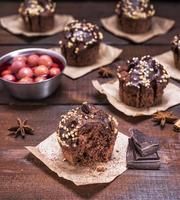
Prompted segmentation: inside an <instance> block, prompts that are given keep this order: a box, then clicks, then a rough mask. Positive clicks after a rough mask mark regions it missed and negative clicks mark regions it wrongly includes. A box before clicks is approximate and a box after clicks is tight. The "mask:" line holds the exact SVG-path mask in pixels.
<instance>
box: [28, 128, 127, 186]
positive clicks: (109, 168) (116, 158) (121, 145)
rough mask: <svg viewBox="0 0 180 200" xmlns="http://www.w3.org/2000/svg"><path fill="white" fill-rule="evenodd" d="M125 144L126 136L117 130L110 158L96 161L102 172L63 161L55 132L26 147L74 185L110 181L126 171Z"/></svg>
mask: <svg viewBox="0 0 180 200" xmlns="http://www.w3.org/2000/svg"><path fill="white" fill-rule="evenodd" d="M127 146H128V137H127V136H126V135H124V134H122V133H120V132H119V133H118V135H117V139H116V142H115V146H114V151H113V155H112V159H111V160H110V161H109V162H107V163H97V166H101V167H103V168H104V169H105V171H103V172H98V171H97V170H95V169H91V168H89V167H83V166H79V167H77V166H72V165H70V164H69V163H68V162H67V161H64V157H63V153H62V149H61V147H60V145H59V143H58V141H57V138H56V133H53V134H52V135H50V136H49V137H48V138H47V139H45V140H44V141H42V142H41V143H40V144H39V145H37V146H36V147H33V146H27V147H26V148H27V149H28V150H29V151H30V152H31V153H32V154H33V155H34V156H36V157H37V158H39V159H40V160H41V161H42V162H43V163H44V164H45V165H46V166H47V167H48V168H49V169H51V170H52V171H54V172H55V173H56V174H57V175H58V176H59V177H63V178H64V179H67V180H70V181H72V182H74V184H76V185H87V184H95V183H108V182H111V181H113V180H114V179H115V178H116V177H117V176H119V175H120V174H122V173H123V172H124V171H126V169H127V168H126V151H127Z"/></svg>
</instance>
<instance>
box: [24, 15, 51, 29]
mask: <svg viewBox="0 0 180 200" xmlns="http://www.w3.org/2000/svg"><path fill="white" fill-rule="evenodd" d="M21 17H22V19H23V22H24V25H25V28H26V30H28V31H30V32H46V31H49V30H51V29H52V28H53V27H54V14H52V15H38V16H24V15H21Z"/></svg>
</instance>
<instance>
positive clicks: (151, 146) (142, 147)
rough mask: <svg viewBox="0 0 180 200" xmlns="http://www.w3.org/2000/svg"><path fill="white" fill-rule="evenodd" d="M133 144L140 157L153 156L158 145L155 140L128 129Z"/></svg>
mask: <svg viewBox="0 0 180 200" xmlns="http://www.w3.org/2000/svg"><path fill="white" fill-rule="evenodd" d="M129 132H130V133H131V136H132V140H133V143H134V145H135V147H136V149H137V151H138V152H139V154H140V155H141V156H148V155H151V154H154V153H156V152H157V151H158V149H159V143H158V141H157V139H156V138H154V137H150V136H147V135H145V134H143V133H142V132H141V131H139V130H138V129H130V130H129Z"/></svg>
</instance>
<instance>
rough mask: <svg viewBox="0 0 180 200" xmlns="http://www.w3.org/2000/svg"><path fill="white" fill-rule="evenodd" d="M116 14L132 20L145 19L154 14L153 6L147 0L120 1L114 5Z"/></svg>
mask: <svg viewBox="0 0 180 200" xmlns="http://www.w3.org/2000/svg"><path fill="white" fill-rule="evenodd" d="M115 12H116V14H117V15H118V16H119V17H121V16H122V15H124V16H127V17H129V18H132V19H146V18H148V17H152V16H153V15H154V14H155V10H154V6H153V5H152V4H150V1H149V0H121V1H119V2H118V4H117V5H116V9H115Z"/></svg>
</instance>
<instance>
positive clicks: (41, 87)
mask: <svg viewBox="0 0 180 200" xmlns="http://www.w3.org/2000/svg"><path fill="white" fill-rule="evenodd" d="M30 54H39V55H41V54H46V55H49V56H51V57H52V58H53V59H55V60H57V62H59V63H62V65H63V67H62V68H61V72H62V71H63V70H64V68H65V66H66V60H65V58H64V57H63V56H62V55H60V54H59V53H56V52H55V51H52V50H48V49H41V48H28V49H20V50H16V51H12V52H10V53H8V54H5V55H4V56H2V57H1V58H0V72H1V71H2V70H3V69H2V68H3V66H4V64H5V63H7V62H9V61H10V60H12V59H13V58H14V57H16V56H19V55H30ZM61 74H62V73H61ZM61 74H59V75H57V76H55V77H52V78H49V79H47V80H44V81H42V82H38V83H30V84H22V83H18V82H11V81H7V80H4V79H2V78H1V77H0V82H2V84H3V85H4V86H5V87H6V88H7V90H8V91H9V92H10V94H11V95H12V96H14V97H16V98H18V99H24V100H38V99H44V98H46V97H48V96H50V95H51V94H52V93H53V92H54V91H55V90H56V89H57V88H58V86H59V84H60V76H61Z"/></svg>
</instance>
